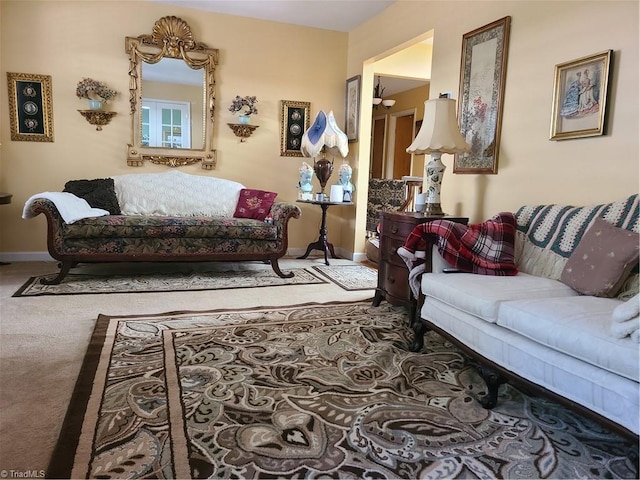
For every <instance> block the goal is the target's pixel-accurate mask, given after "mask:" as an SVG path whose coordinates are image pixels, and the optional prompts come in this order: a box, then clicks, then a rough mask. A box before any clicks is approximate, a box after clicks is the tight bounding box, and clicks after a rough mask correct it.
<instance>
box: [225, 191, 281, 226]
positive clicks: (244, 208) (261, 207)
mask: <svg viewBox="0 0 640 480" xmlns="http://www.w3.org/2000/svg"><path fill="white" fill-rule="evenodd" d="M277 196H278V194H277V193H274V192H265V191H264V190H253V189H250V188H243V189H242V190H240V197H239V198H238V205H237V206H236V211H235V213H234V214H233V216H234V217H236V218H254V219H256V220H264V219H265V218H266V217H267V214H268V213H269V210H271V205H273V202H274V201H275V199H276V197H277Z"/></svg>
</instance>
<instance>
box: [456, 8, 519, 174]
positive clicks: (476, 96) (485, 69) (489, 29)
mask: <svg viewBox="0 0 640 480" xmlns="http://www.w3.org/2000/svg"><path fill="white" fill-rule="evenodd" d="M510 23H511V17H504V18H501V19H500V20H496V21H495V22H493V23H490V24H488V25H485V26H484V27H480V28H478V29H476V30H473V31H472V32H469V33H466V34H465V35H463V37H462V58H461V61H460V93H459V95H458V121H459V122H460V131H461V132H462V135H463V136H464V138H465V140H466V141H467V143H468V144H469V145H471V150H470V151H469V152H467V153H459V154H456V155H455V157H454V164H453V172H454V173H498V152H499V150H500V130H501V126H502V103H503V99H504V81H505V76H506V71H507V51H508V48H509V27H510Z"/></svg>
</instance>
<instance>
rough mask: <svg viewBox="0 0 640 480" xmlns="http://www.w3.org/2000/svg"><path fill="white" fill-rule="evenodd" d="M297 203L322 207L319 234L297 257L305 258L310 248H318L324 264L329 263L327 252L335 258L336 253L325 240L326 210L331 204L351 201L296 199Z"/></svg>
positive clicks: (345, 203)
mask: <svg viewBox="0 0 640 480" xmlns="http://www.w3.org/2000/svg"><path fill="white" fill-rule="evenodd" d="M297 201H298V202H299V203H310V204H311V205H320V208H322V222H321V224H320V236H319V237H318V240H316V241H315V242H311V243H310V244H309V245H308V246H307V251H306V252H305V253H304V255H302V256H300V257H298V258H299V259H302V258H307V257H308V256H309V254H310V253H311V250H320V251H321V252H324V264H325V265H329V259H328V254H329V253H331V258H337V257H336V253H335V252H334V251H333V244H332V243H329V241H328V240H327V210H328V209H329V207H330V206H331V205H342V206H345V205H353V202H329V201H324V200H297Z"/></svg>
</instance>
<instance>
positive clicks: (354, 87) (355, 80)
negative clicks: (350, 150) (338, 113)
mask: <svg viewBox="0 0 640 480" xmlns="http://www.w3.org/2000/svg"><path fill="white" fill-rule="evenodd" d="M360 79H361V76H360V75H356V76H355V77H351V78H350V79H349V80H347V94H346V105H345V116H346V118H345V122H344V128H345V133H346V134H347V139H348V140H349V142H357V141H358V128H359V123H360V122H359V120H360Z"/></svg>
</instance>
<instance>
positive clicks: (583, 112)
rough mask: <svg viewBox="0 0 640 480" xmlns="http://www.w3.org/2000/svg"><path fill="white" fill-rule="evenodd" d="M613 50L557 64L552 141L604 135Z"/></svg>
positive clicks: (552, 115)
mask: <svg viewBox="0 0 640 480" xmlns="http://www.w3.org/2000/svg"><path fill="white" fill-rule="evenodd" d="M611 56H612V51H611V50H606V51H604V52H600V53H596V54H594V55H589V56H588V57H582V58H578V59H577V60H572V61H570V62H565V63H560V64H558V65H556V68H555V75H554V80H553V84H554V85H553V103H552V105H551V134H550V137H549V139H550V140H567V139H569V138H582V137H593V136H596V135H603V134H604V128H605V113H606V109H607V92H608V89H609V71H610V66H611Z"/></svg>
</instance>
